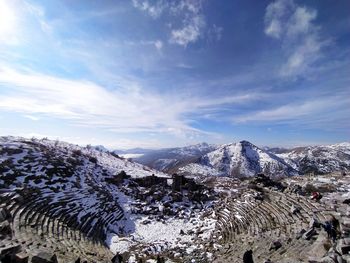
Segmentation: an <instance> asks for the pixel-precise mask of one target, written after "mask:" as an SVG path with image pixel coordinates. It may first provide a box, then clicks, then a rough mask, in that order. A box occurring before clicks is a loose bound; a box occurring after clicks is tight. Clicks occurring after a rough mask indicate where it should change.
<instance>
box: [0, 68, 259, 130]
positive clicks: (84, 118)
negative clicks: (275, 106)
mask: <svg viewBox="0 0 350 263" xmlns="http://www.w3.org/2000/svg"><path fill="white" fill-rule="evenodd" d="M123 83H124V84H125V83H127V85H125V86H120V87H119V88H118V89H112V90H111V89H110V90H108V89H106V88H104V87H102V86H100V85H97V84H95V83H92V82H89V81H84V80H69V79H63V78H58V77H54V76H49V75H44V74H39V73H35V72H32V71H18V70H13V69H10V68H4V67H2V68H1V69H0V86H1V87H2V90H3V91H4V92H3V93H2V95H0V109H2V110H7V111H11V112H19V113H23V114H24V115H25V116H30V118H31V119H34V118H37V115H36V114H40V115H47V116H50V117H55V118H61V119H66V120H69V121H70V122H71V124H73V125H79V126H90V127H91V126H93V127H99V128H103V129H105V130H109V131H114V132H118V133H125V132H132V133H135V132H160V133H168V134H175V135H181V136H189V137H193V136H195V134H206V135H208V134H210V133H208V132H207V131H204V130H199V129H196V128H194V127H192V126H191V125H190V124H191V122H192V117H193V116H190V115H191V114H201V112H202V113H208V112H211V111H215V110H217V108H218V107H220V106H222V105H230V104H237V103H248V102H251V101H254V100H256V99H257V96H256V95H254V94H240V95H238V96H229V97H226V96H224V97H217V98H215V99H214V98H206V97H187V98H186V96H185V94H177V96H176V97H174V96H172V95H170V94H163V95H160V94H154V93H152V92H149V91H146V90H144V89H143V88H142V86H141V85H140V84H139V83H137V82H133V81H132V80H129V81H124V82H121V84H123Z"/></svg>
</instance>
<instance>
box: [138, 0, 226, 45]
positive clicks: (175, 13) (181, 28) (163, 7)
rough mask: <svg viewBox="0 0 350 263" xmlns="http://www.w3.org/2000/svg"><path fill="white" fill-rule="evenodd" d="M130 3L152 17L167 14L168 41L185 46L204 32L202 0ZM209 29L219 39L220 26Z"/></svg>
mask: <svg viewBox="0 0 350 263" xmlns="http://www.w3.org/2000/svg"><path fill="white" fill-rule="evenodd" d="M132 3H133V6H134V7H135V8H137V9H139V10H141V11H143V12H146V13H147V14H148V15H150V16H151V17H152V18H154V19H156V18H158V17H160V16H161V15H163V14H164V13H166V14H167V15H168V18H171V19H172V20H171V23H169V28H170V29H171V31H170V39H169V42H170V43H173V44H178V45H181V46H183V47H186V46H187V45H188V44H190V43H194V42H196V41H198V39H200V37H201V36H202V35H203V33H204V32H205V31H204V29H205V26H206V22H205V17H204V15H203V12H202V3H203V0H180V1H173V2H171V1H162V0H156V1H153V2H152V3H151V2H150V1H148V0H132ZM174 21H180V22H179V24H176V22H175V23H173V22H174ZM210 30H211V31H212V32H211V33H212V34H214V35H215V38H216V39H217V40H220V38H221V34H222V28H221V27H218V26H216V25H214V26H213V28H212V29H210ZM210 30H209V31H210ZM209 33H210V32H209ZM157 48H158V46H157ZM158 49H159V48H158Z"/></svg>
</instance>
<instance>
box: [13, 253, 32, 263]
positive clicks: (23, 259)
mask: <svg viewBox="0 0 350 263" xmlns="http://www.w3.org/2000/svg"><path fill="white" fill-rule="evenodd" d="M28 259H29V256H28V254H27V253H25V252H20V253H17V254H16V255H15V259H14V263H28Z"/></svg>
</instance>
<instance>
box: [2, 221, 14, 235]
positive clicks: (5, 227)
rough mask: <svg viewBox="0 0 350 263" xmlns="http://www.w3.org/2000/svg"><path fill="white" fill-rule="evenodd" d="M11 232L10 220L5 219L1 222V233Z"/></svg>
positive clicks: (8, 233) (7, 233)
mask: <svg viewBox="0 0 350 263" xmlns="http://www.w3.org/2000/svg"><path fill="white" fill-rule="evenodd" d="M11 233H12V230H11V225H10V223H9V222H8V221H3V222H2V223H0V234H2V235H10V234H11Z"/></svg>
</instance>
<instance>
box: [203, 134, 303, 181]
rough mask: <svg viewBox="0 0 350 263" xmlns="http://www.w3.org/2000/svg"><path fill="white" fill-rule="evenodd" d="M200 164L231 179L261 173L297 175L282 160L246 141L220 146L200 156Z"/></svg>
mask: <svg viewBox="0 0 350 263" xmlns="http://www.w3.org/2000/svg"><path fill="white" fill-rule="evenodd" d="M200 164H202V165H206V166H209V167H213V168H215V169H216V170H217V171H219V172H221V173H223V174H225V175H227V176H232V177H243V176H244V177H246V176H254V175H256V174H257V173H261V172H263V173H265V174H269V175H273V176H282V175H294V174H297V171H296V170H295V169H293V168H292V167H291V166H290V165H288V164H287V163H286V162H285V161H284V160H283V159H281V158H279V157H277V156H276V155H274V154H271V153H268V152H266V151H264V150H262V149H260V148H259V147H257V146H255V145H253V144H251V143H250V142H248V141H241V142H239V143H231V144H225V145H222V146H221V147H219V148H218V149H216V150H215V151H212V152H210V153H208V154H206V155H204V156H202V157H201V159H200Z"/></svg>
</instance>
